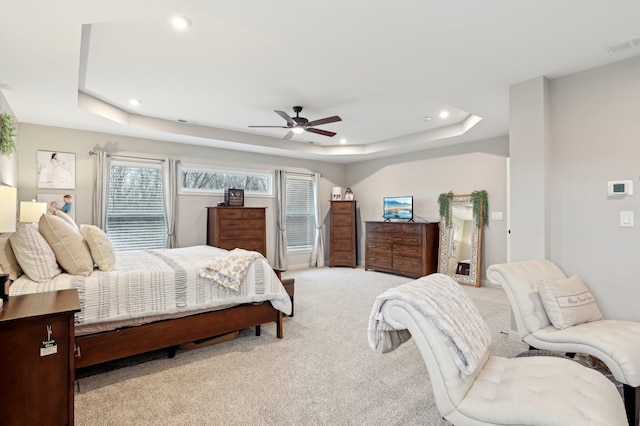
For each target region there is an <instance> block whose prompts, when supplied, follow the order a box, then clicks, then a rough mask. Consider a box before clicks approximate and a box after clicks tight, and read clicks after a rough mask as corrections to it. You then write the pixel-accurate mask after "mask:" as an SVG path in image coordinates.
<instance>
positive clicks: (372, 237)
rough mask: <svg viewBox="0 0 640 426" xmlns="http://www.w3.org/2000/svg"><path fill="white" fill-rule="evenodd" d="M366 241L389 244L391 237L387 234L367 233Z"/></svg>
mask: <svg viewBox="0 0 640 426" xmlns="http://www.w3.org/2000/svg"><path fill="white" fill-rule="evenodd" d="M367 241H371V242H380V243H390V242H391V235H389V234H378V233H375V234H372V233H368V234H367Z"/></svg>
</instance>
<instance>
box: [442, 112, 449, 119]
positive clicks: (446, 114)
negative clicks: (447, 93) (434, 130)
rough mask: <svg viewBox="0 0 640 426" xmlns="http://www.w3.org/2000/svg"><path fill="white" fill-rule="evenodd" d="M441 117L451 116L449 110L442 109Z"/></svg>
mask: <svg viewBox="0 0 640 426" xmlns="http://www.w3.org/2000/svg"><path fill="white" fill-rule="evenodd" d="M440 118H449V111H442V112H441V113H440Z"/></svg>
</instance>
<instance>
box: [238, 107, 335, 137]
mask: <svg viewBox="0 0 640 426" xmlns="http://www.w3.org/2000/svg"><path fill="white" fill-rule="evenodd" d="M274 112H275V113H276V114H278V115H279V116H280V117H282V118H284V120H285V121H286V122H287V125H286V126H249V127H263V128H267V127H268V128H279V129H289V133H287V134H286V135H285V136H284V137H283V138H282V139H291V138H292V137H293V135H294V134H300V133H304V132H309V133H315V134H318V135H322V136H328V137H333V136H335V135H336V133H335V132H330V131H328V130H322V129H316V128H315V126H320V125H322V124H329V123H335V122H337V121H342V119H341V118H340V117H338V116H337V115H334V116H332V117H325V118H321V119H319V120H313V121H309V120H308V119H306V118H304V117H300V113H301V112H302V107H301V106H294V107H293V112H295V113H296V116H295V117H291V116H290V115H289V114H287V113H286V112H284V111H278V110H275V111H274Z"/></svg>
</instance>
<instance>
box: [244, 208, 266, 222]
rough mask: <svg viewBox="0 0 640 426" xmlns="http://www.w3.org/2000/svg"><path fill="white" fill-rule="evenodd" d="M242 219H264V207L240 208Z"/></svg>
mask: <svg viewBox="0 0 640 426" xmlns="http://www.w3.org/2000/svg"><path fill="white" fill-rule="evenodd" d="M242 218H243V219H258V220H261V221H262V220H264V209H242Z"/></svg>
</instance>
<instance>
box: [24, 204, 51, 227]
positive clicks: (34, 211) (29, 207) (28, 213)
mask: <svg viewBox="0 0 640 426" xmlns="http://www.w3.org/2000/svg"><path fill="white" fill-rule="evenodd" d="M46 213H47V203H38V202H35V201H20V222H38V221H39V220H40V216H42V215H43V214H46Z"/></svg>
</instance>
